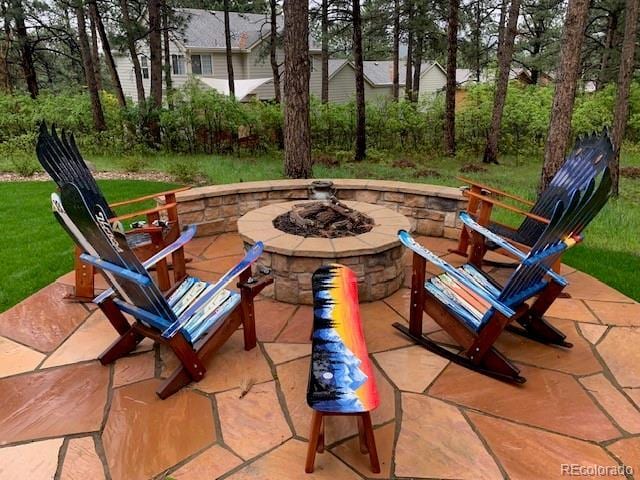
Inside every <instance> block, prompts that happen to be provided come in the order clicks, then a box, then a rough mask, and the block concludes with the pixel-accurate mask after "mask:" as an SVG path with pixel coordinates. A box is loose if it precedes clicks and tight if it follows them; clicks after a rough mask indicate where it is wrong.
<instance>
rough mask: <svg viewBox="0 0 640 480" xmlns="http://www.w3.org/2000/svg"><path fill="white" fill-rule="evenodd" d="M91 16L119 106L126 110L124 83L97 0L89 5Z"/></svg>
mask: <svg viewBox="0 0 640 480" xmlns="http://www.w3.org/2000/svg"><path fill="white" fill-rule="evenodd" d="M89 15H91V18H92V19H94V20H93V21H94V22H95V24H96V27H97V29H98V35H99V36H100V43H101V44H102V53H104V60H105V63H106V64H107V69H108V70H109V75H110V77H111V83H113V89H114V90H115V92H116V98H117V99H118V105H120V107H122V108H124V107H126V106H127V100H126V98H125V96H124V92H123V90H122V83H120V75H118V69H117V68H116V62H115V61H114V59H113V54H112V53H111V45H110V44H109V37H108V36H107V31H106V30H105V28H104V23H103V22H102V17H101V16H100V11H99V10H98V5H97V3H96V0H93V1H91V2H90V3H89Z"/></svg>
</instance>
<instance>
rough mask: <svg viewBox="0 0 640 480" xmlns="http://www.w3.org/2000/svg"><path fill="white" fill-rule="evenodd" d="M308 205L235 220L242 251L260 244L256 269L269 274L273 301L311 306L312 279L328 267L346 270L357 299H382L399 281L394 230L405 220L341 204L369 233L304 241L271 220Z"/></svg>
mask: <svg viewBox="0 0 640 480" xmlns="http://www.w3.org/2000/svg"><path fill="white" fill-rule="evenodd" d="M304 203H307V202H301V201H296V202H286V203H277V204H273V205H268V206H265V207H262V208H258V209H256V210H252V211H250V212H249V213H247V214H245V215H244V216H242V217H241V218H240V219H239V220H238V233H239V234H240V236H241V237H242V239H243V241H244V243H245V246H248V245H253V244H254V243H256V242H257V241H262V242H263V243H264V252H265V253H264V254H263V256H262V257H261V259H260V260H259V262H258V263H259V264H260V265H261V266H264V267H267V268H269V269H271V271H272V272H273V275H274V280H275V282H274V296H275V299H276V300H279V301H281V302H287V303H296V304H308V305H310V304H312V303H313V297H312V293H311V275H312V274H313V272H314V271H315V270H316V269H317V268H318V267H320V266H321V265H325V264H328V263H341V264H343V265H347V266H349V268H351V269H352V270H353V271H354V272H355V273H356V275H357V277H358V288H359V295H360V300H361V301H365V302H369V301H374V300H380V299H382V298H385V297H387V296H389V295H391V294H392V293H394V292H395V291H396V290H398V289H399V288H400V286H401V285H402V283H403V281H404V265H403V262H402V253H403V248H402V246H401V244H400V241H399V240H398V237H397V232H398V230H399V229H405V230H410V229H411V224H410V222H409V220H408V219H407V218H406V217H405V216H404V215H401V214H399V213H398V212H395V211H393V210H390V209H389V208H386V207H384V206H381V205H373V204H369V203H362V202H350V201H344V202H343V204H345V205H346V206H347V207H349V208H351V209H353V210H355V211H357V212H359V213H361V214H364V215H366V216H367V217H369V218H371V219H372V220H373V227H372V228H371V230H370V231H368V232H366V233H362V234H359V235H353V236H347V237H340V238H318V237H306V238H305V237H303V236H300V235H292V234H290V233H285V232H283V231H281V230H278V229H277V228H275V227H274V220H275V219H276V218H277V217H278V216H280V215H282V214H284V213H286V212H289V211H291V210H292V209H293V208H294V207H296V206H299V205H302V204H304Z"/></svg>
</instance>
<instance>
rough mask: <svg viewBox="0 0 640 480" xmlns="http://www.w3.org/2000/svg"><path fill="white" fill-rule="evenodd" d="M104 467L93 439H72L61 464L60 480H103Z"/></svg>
mask: <svg viewBox="0 0 640 480" xmlns="http://www.w3.org/2000/svg"><path fill="white" fill-rule="evenodd" d="M104 478H105V476H104V467H103V466H102V462H101V461H100V457H98V454H97V453H96V447H95V443H94V441H93V437H82V438H72V439H71V440H69V445H68V447H67V453H66V454H65V456H64V463H63V464H62V474H61V475H60V480H103V479H104Z"/></svg>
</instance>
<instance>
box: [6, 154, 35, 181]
mask: <svg viewBox="0 0 640 480" xmlns="http://www.w3.org/2000/svg"><path fill="white" fill-rule="evenodd" d="M11 165H12V167H13V168H12V170H13V171H14V172H15V173H17V174H18V175H21V176H23V177H32V176H33V175H34V174H35V173H36V172H38V171H40V165H39V164H38V162H36V161H35V160H34V158H33V157H31V156H23V155H17V156H14V157H13V158H11Z"/></svg>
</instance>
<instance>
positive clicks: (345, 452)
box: [331, 423, 396, 478]
mask: <svg viewBox="0 0 640 480" xmlns="http://www.w3.org/2000/svg"><path fill="white" fill-rule="evenodd" d="M374 431H375V437H376V450H377V451H378V460H379V461H380V473H373V472H372V471H371V463H370V460H369V455H366V454H362V453H361V452H360V441H359V440H358V437H353V438H352V439H350V440H347V441H346V442H343V443H341V444H340V445H338V446H337V447H335V448H333V449H332V450H331V451H332V452H333V453H334V454H335V455H336V456H337V457H338V458H340V459H341V460H342V461H343V462H345V463H346V464H348V465H351V466H352V467H353V468H355V469H356V470H357V471H358V472H359V473H360V474H361V475H363V476H365V477H369V478H389V475H390V474H391V459H392V457H393V443H394V439H395V438H394V437H395V433H396V431H395V423H388V424H387V425H385V426H383V427H379V428H376V429H374Z"/></svg>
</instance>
